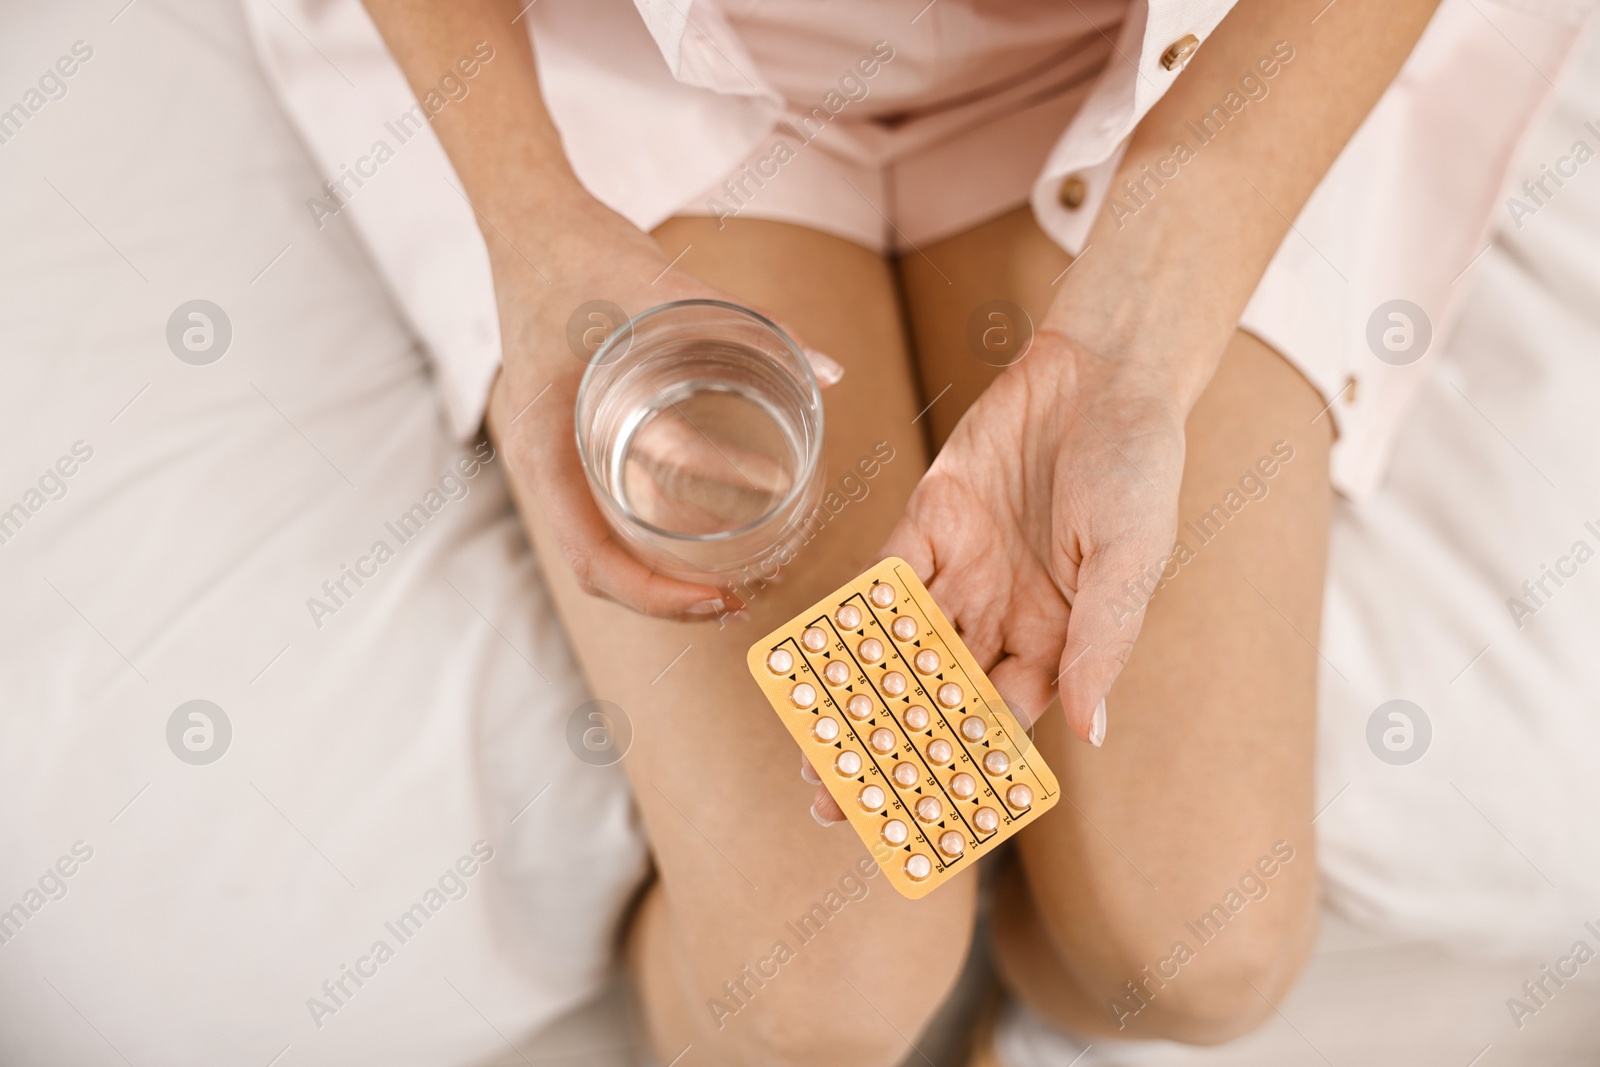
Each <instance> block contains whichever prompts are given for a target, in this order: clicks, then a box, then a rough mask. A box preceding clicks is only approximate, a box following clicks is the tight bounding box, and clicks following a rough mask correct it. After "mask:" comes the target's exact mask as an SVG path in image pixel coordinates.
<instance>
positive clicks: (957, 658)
mask: <svg viewBox="0 0 1600 1067" xmlns="http://www.w3.org/2000/svg"><path fill="white" fill-rule="evenodd" d="M749 660H750V673H751V674H753V675H754V676H755V679H756V683H757V684H758V685H760V686H761V690H762V692H764V693H766V695H767V699H768V700H769V701H770V702H771V703H772V708H773V710H774V711H776V712H777V713H778V717H779V718H780V719H781V720H783V724H784V726H785V727H787V728H788V730H789V733H791V734H792V735H794V739H795V741H797V742H798V743H799V745H800V748H801V751H803V752H804V753H805V755H806V757H807V758H808V759H809V760H810V761H811V765H812V766H813V767H815V768H816V771H817V774H818V775H819V776H820V777H821V778H822V781H823V783H824V784H825V785H826V786H827V789H828V792H829V793H831V794H832V795H833V799H834V800H836V801H837V802H838V804H839V808H840V809H841V810H842V811H843V812H844V813H845V817H846V818H847V819H849V820H850V825H852V826H854V827H855V830H856V833H857V834H859V835H860V836H861V840H862V841H863V842H864V843H865V844H866V846H867V848H868V850H870V851H871V853H872V855H873V857H874V858H875V859H876V860H877V862H878V866H880V867H881V868H882V869H883V872H884V873H885V874H887V875H888V876H889V882H890V884H892V885H893V886H894V887H895V889H897V890H898V891H899V892H900V893H902V894H903V895H905V896H907V897H911V898H912V899H915V898H917V897H922V896H926V895H927V894H928V893H930V892H932V891H933V889H935V888H936V887H937V886H939V885H940V884H941V883H942V882H944V881H945V880H946V879H948V878H950V877H951V876H952V875H953V874H955V873H956V872H957V871H960V870H962V869H964V868H966V867H968V866H970V865H972V864H974V863H976V862H977V861H978V858H979V857H980V856H983V855H985V854H986V853H988V852H990V851H992V850H993V849H994V848H995V847H996V846H997V845H998V844H999V843H1000V842H1001V841H1004V840H1005V839H1006V838H1008V837H1010V836H1011V835H1012V834H1014V833H1016V832H1017V831H1018V830H1020V829H1021V828H1022V827H1024V826H1026V825H1027V824H1028V823H1029V822H1031V821H1032V820H1034V819H1036V818H1038V817H1039V816H1040V815H1042V814H1043V813H1044V812H1046V811H1048V810H1049V809H1050V808H1051V807H1052V806H1053V805H1054V804H1055V802H1056V800H1057V799H1058V798H1059V795H1060V790H1059V788H1058V786H1057V785H1056V779H1055V776H1054V775H1053V774H1051V773H1050V768H1048V767H1046V766H1045V765H1044V761H1043V760H1041V759H1040V758H1039V755H1038V753H1037V752H1036V751H1034V749H1033V746H1032V743H1031V742H1030V741H1029V739H1028V736H1027V734H1026V733H1025V732H1024V731H1023V729H1022V726H1021V724H1020V723H1018V721H1017V719H1016V716H1014V715H1012V713H1011V711H1010V709H1008V708H1007V707H1006V705H1005V702H1004V701H1002V700H1001V699H1000V695H999V694H998V693H997V692H995V689H994V686H993V685H991V684H990V682H989V679H988V678H987V677H986V676H985V675H984V673H983V671H981V670H979V669H978V664H977V661H975V660H974V659H973V658H972V654H971V653H970V652H968V651H967V646H966V645H964V644H962V643H961V638H960V637H958V636H957V635H956V630H955V627H954V626H952V625H950V620H948V619H946V618H945V616H944V613H943V612H941V611H940V610H939V607H938V605H936V604H935V603H934V602H933V598H932V597H931V596H929V595H928V590H927V589H926V588H925V587H924V586H923V584H922V582H921V581H919V580H918V579H917V576H916V573H915V572H913V571H912V569H911V567H910V566H909V565H908V564H907V563H906V562H905V561H904V560H902V559H896V558H894V557H890V558H889V559H886V560H884V561H883V562H882V563H879V564H878V565H877V566H875V567H873V568H872V569H870V570H868V571H867V572H866V573H865V574H863V575H861V576H860V577H858V578H856V579H855V580H854V581H852V582H850V583H848V584H847V585H845V586H844V587H843V588H841V589H839V590H837V591H836V592H835V593H834V594H833V595H832V596H829V597H826V598H825V599H823V600H822V601H820V602H819V603H817V604H814V605H812V607H811V608H810V609H809V610H807V611H804V612H802V613H801V614H799V615H797V616H796V617H795V618H793V619H792V620H790V621H789V623H788V624H786V625H784V626H781V627H779V628H778V629H777V630H774V631H773V632H772V633H770V634H768V635H767V636H766V637H765V638H763V639H762V640H760V641H758V642H756V644H755V645H753V646H751V648H750V656H749Z"/></svg>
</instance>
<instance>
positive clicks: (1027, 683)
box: [988, 656, 1056, 729]
mask: <svg viewBox="0 0 1600 1067" xmlns="http://www.w3.org/2000/svg"><path fill="white" fill-rule="evenodd" d="M988 675H989V681H991V682H993V683H994V687H995V689H996V690H997V691H998V692H999V693H1000V697H1001V699H1003V700H1004V701H1005V702H1006V707H1008V708H1010V709H1011V712H1012V714H1014V715H1016V717H1017V719H1018V720H1019V721H1020V722H1021V723H1022V726H1023V728H1024V729H1027V728H1030V727H1032V726H1033V724H1034V723H1036V722H1038V721H1039V716H1041V715H1043V714H1044V711H1045V709H1046V708H1048V707H1049V706H1050V704H1051V703H1052V702H1053V701H1054V700H1055V698H1056V694H1055V689H1054V687H1053V686H1052V685H1051V684H1050V677H1051V676H1050V672H1049V671H1048V670H1041V669H1040V668H1039V666H1038V665H1037V664H1030V663H1028V662H1027V661H1026V660H1024V659H1023V658H1022V657H1020V656H1006V657H1005V658H1004V659H1002V660H1001V661H1000V662H999V663H997V664H995V665H994V667H992V668H991V669H990V670H989V671H988Z"/></svg>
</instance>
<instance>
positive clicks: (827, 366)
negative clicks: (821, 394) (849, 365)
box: [804, 348, 844, 389]
mask: <svg viewBox="0 0 1600 1067" xmlns="http://www.w3.org/2000/svg"><path fill="white" fill-rule="evenodd" d="M804 351H805V355H806V362H808V363H810V364H811V373H813V374H815V375H816V376H817V384H818V385H820V386H822V388H824V389H826V388H827V387H828V386H830V385H837V384H838V382H839V379H840V378H843V377H844V367H843V366H842V365H841V364H839V362H838V361H836V360H834V359H833V358H832V357H831V356H825V355H823V354H822V353H821V352H818V351H817V350H816V349H815V348H807V349H805V350H804Z"/></svg>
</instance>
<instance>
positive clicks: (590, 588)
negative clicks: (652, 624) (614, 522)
mask: <svg viewBox="0 0 1600 1067" xmlns="http://www.w3.org/2000/svg"><path fill="white" fill-rule="evenodd" d="M562 548H563V550H564V551H565V552H566V554H567V563H568V564H569V565H570V566H571V567H572V571H573V574H575V575H576V576H577V578H578V583H579V584H580V585H581V586H582V587H583V589H584V591H585V592H587V593H589V594H590V595H591V596H599V597H603V598H605V599H606V600H611V601H615V602H616V603H618V604H621V605H622V606H624V607H627V608H632V609H633V610H634V611H637V612H639V613H641V614H644V615H653V616H656V617H657V618H665V619H684V620H687V621H691V622H693V621H704V620H707V619H713V618H716V617H718V616H720V615H727V614H728V613H730V612H733V611H737V610H738V609H739V607H740V606H741V605H740V604H739V603H738V601H737V598H735V597H732V596H729V595H726V594H724V593H723V592H722V590H720V589H718V588H717V587H716V586H713V585H706V584H704V583H700V582H685V581H682V580H680V579H677V578H671V577H668V576H667V575H665V574H661V573H658V572H656V571H653V570H651V569H650V568H649V567H647V566H645V565H644V564H643V563H642V562H640V561H639V560H637V559H635V558H634V557H633V556H632V555H630V554H629V553H628V552H626V551H625V550H623V549H622V548H621V547H620V546H618V545H617V543H616V542H615V541H612V540H610V539H609V538H608V539H607V540H605V541H603V542H601V543H600V544H588V545H583V546H581V547H577V548H574V547H569V546H567V545H565V544H563V545H562Z"/></svg>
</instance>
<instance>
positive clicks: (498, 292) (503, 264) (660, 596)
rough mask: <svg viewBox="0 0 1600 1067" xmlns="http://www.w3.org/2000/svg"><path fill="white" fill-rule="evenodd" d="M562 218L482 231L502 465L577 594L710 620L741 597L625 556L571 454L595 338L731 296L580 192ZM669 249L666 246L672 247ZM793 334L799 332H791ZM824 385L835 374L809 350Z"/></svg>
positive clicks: (494, 417)
mask: <svg viewBox="0 0 1600 1067" xmlns="http://www.w3.org/2000/svg"><path fill="white" fill-rule="evenodd" d="M541 215H542V216H543V217H545V218H552V217H559V219H560V223H559V225H558V226H556V227H553V228H550V229H548V230H545V231H543V232H540V231H535V232H536V233H537V239H536V241H529V240H526V239H524V238H522V237H521V236H520V233H522V232H524V231H521V230H519V237H518V239H517V242H516V244H513V243H512V240H511V238H509V237H507V236H506V235H505V234H504V233H501V232H500V231H499V230H498V229H496V228H495V227H493V226H490V225H485V226H484V227H483V228H484V230H485V232H486V234H487V235H488V239H489V245H490V258H491V262H492V263H493V267H494V278H495V300H496V304H497V305H498V308H499V315H500V345H501V354H502V367H501V372H500V375H499V376H498V378H497V379H496V381H495V384H494V389H493V392H492V394H491V396H490V401H489V417H488V418H489V425H490V427H491V429H492V431H493V433H494V435H495V439H496V442H497V444H498V446H499V448H500V451H501V453H502V456H503V458H504V462H505V464H506V470H507V472H508V475H509V477H510V478H511V479H513V480H514V481H516V482H518V483H521V488H522V489H523V490H524V492H523V493H522V494H521V496H522V499H523V500H525V501H532V502H536V503H537V504H538V506H540V507H542V508H543V509H544V511H545V515H546V517H547V518H548V520H549V523H550V527H551V529H552V531H553V532H554V534H555V536H556V538H557V540H558V542H559V544H560V546H561V550H562V553H563V555H564V556H565V558H566V561H567V564H568V565H569V566H570V567H571V568H572V571H573V573H574V574H575V575H576V576H577V579H578V582H579V584H580V585H581V586H582V588H583V589H584V591H585V592H588V593H590V594H592V595H596V596H603V597H606V598H608V599H610V600H614V601H616V602H618V603H620V604H623V605H626V606H627V607H630V608H633V609H634V610H636V611H640V612H643V613H644V614H647V615H657V616H663V617H668V618H681V619H685V620H690V621H694V620H705V619H711V618H715V617H717V616H720V615H723V614H726V613H728V612H730V611H737V610H738V609H739V608H740V607H741V605H740V604H739V603H738V601H737V599H736V598H733V597H731V595H729V594H725V593H724V591H723V590H721V589H718V588H717V587H716V586H714V585H710V584H706V583H699V582H687V581H681V580H679V579H676V578H671V577H668V576H666V575H663V574H660V573H657V572H656V571H653V570H651V568H650V567H649V566H648V565H646V564H645V563H643V562H641V561H640V560H638V559H637V558H635V557H634V556H633V555H631V554H630V553H629V552H628V550H627V548H626V547H625V546H624V544H623V543H622V542H621V541H619V540H618V539H617V537H616V536H615V534H614V533H613V532H612V530H611V527H610V526H609V525H607V523H606V520H605V518H604V517H603V516H602V515H601V513H600V510H599V508H598V507H597V505H596V504H595V501H594V497H593V496H592V495H591V493H590V489H589V483H588V480H587V478H586V477H585V475H584V472H583V465H582V462H581V461H580V459H579V457H578V449H577V442H576V435H575V434H574V427H573V412H574V406H575V404H576V401H577V395H578V383H579V382H580V381H581V379H582V378H583V373H584V371H585V370H587V369H588V361H589V359H590V358H591V357H592V356H593V354H594V351H595V349H596V348H598V347H599V344H600V342H601V341H602V340H604V338H605V336H606V335H607V334H609V333H610V332H611V331H612V330H614V329H616V328H617V327H618V326H621V325H622V323H621V322H618V321H612V319H614V318H616V314H615V311H614V310H613V311H610V312H607V311H606V310H603V309H601V308H599V307H597V306H596V305H597V303H598V302H601V301H603V302H606V303H608V304H611V305H614V306H615V307H616V308H620V309H622V312H623V313H624V314H626V315H628V316H633V315H637V314H639V313H640V312H642V311H644V310H645V309H647V308H650V307H654V306H655V305H657V304H664V303H668V302H670V301H674V300H727V301H729V302H732V303H737V301H733V300H731V298H730V297H728V295H727V294H725V293H723V292H721V291H720V290H718V289H716V288H714V287H712V286H709V285H706V284H705V283H703V282H701V281H700V280H699V279H697V278H694V277H693V276H692V275H689V274H688V273H686V272H684V271H683V270H682V269H680V268H678V267H676V266H674V265H673V260H672V256H670V255H668V254H667V253H666V252H664V251H663V250H662V248H661V247H660V246H659V245H657V244H656V242H655V241H654V240H653V239H652V238H651V237H650V236H649V235H648V234H645V233H644V232H642V231H640V230H639V229H637V228H636V227H634V226H633V225H632V224H631V223H629V222H628V221H627V220H626V219H624V218H622V217H621V216H619V215H617V214H616V213H614V212H612V211H610V210H609V209H607V208H606V207H604V206H603V205H602V204H600V203H599V202H598V201H595V200H593V199H592V198H590V197H587V196H586V195H581V194H580V195H577V196H574V197H573V198H572V202H571V203H570V204H568V205H567V207H566V210H564V211H561V212H559V213H556V212H552V211H542V212H541ZM675 254H676V252H674V255H675ZM797 343H798V339H797ZM805 351H806V355H807V357H808V358H809V359H810V362H811V366H812V369H813V371H814V372H815V373H816V375H817V379H818V382H819V384H821V385H822V386H823V387H824V388H825V387H827V386H829V385H831V384H833V383H834V382H836V381H838V379H839V377H840V375H841V374H842V373H843V371H842V369H841V368H840V367H839V365H838V364H837V363H834V362H833V360H831V359H828V358H827V357H826V356H823V355H821V354H820V353H816V352H812V351H811V350H809V349H806V350H805Z"/></svg>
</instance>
